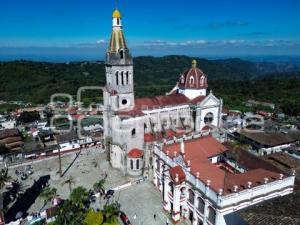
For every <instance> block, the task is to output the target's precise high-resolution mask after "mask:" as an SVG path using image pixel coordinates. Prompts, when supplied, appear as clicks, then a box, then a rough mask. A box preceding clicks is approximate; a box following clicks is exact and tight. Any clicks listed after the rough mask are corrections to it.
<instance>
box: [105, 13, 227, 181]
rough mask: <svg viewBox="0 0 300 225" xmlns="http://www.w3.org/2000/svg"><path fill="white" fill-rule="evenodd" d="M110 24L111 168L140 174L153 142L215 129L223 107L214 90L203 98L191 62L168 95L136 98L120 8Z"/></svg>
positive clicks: (201, 79) (203, 80)
mask: <svg viewBox="0 0 300 225" xmlns="http://www.w3.org/2000/svg"><path fill="white" fill-rule="evenodd" d="M112 24H113V28H112V36H111V40H110V45H109V48H108V51H107V54H106V89H105V91H104V112H103V116H104V136H105V138H106V141H107V142H108V146H109V151H110V162H111V164H112V166H113V167H115V168H119V169H121V170H122V171H124V173H126V174H129V175H132V176H138V175H141V174H142V171H146V173H147V170H148V169H149V168H150V165H151V159H152V151H153V144H152V143H153V141H155V140H162V139H163V138H166V139H169V138H173V137H174V136H182V135H185V134H188V133H209V130H213V129H218V128H219V127H220V126H221V124H220V123H221V113H222V105H223V103H222V100H221V99H218V98H217V97H215V96H214V95H213V94H212V92H210V93H208V94H207V87H208V84H207V76H206V74H205V73H204V72H203V71H201V70H200V69H199V68H197V62H196V61H195V60H194V61H193V62H192V67H191V68H190V69H188V70H186V71H185V72H184V73H182V74H179V82H178V84H177V85H176V86H175V87H174V89H173V90H172V91H171V92H170V93H169V94H168V95H165V96H156V97H151V98H138V99H136V98H135V97H134V71H133V60H132V56H131V54H130V51H129V49H128V47H127V45H126V41H125V38H124V34H123V27H122V18H121V14H120V12H119V11H118V10H115V11H114V13H113V19H112Z"/></svg>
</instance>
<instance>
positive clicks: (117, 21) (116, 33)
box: [108, 9, 127, 53]
mask: <svg viewBox="0 0 300 225" xmlns="http://www.w3.org/2000/svg"><path fill="white" fill-rule="evenodd" d="M126 49H127V45H126V41H125V37H124V33H123V27H122V15H121V13H120V11H119V10H118V9H115V10H114V11H113V14H112V35H111V39H110V45H109V49H108V52H110V53H118V52H120V51H121V50H123V51H124V50H126Z"/></svg>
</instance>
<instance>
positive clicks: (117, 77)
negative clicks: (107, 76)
mask: <svg viewBox="0 0 300 225" xmlns="http://www.w3.org/2000/svg"><path fill="white" fill-rule="evenodd" d="M116 84H117V85H119V71H117V72H116Z"/></svg>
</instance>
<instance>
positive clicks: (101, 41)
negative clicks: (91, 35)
mask: <svg viewBox="0 0 300 225" xmlns="http://www.w3.org/2000/svg"><path fill="white" fill-rule="evenodd" d="M96 43H97V44H104V43H105V40H104V39H100V40H97V41H96Z"/></svg>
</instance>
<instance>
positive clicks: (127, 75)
mask: <svg viewBox="0 0 300 225" xmlns="http://www.w3.org/2000/svg"><path fill="white" fill-rule="evenodd" d="M126 84H129V72H128V71H127V72H126Z"/></svg>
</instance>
